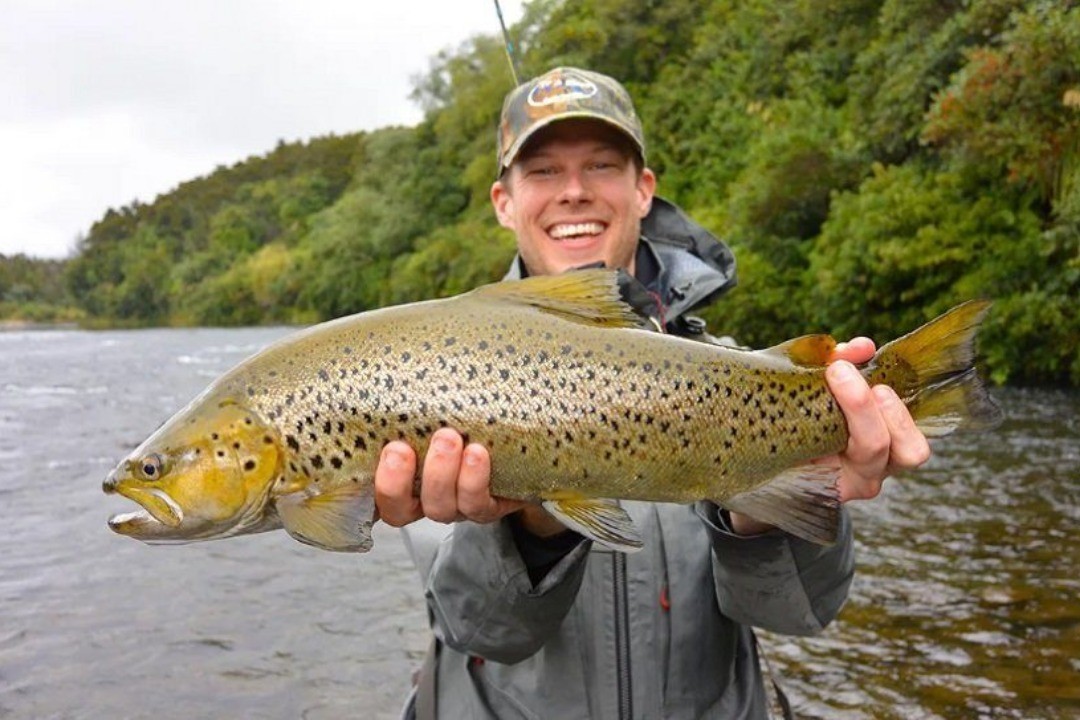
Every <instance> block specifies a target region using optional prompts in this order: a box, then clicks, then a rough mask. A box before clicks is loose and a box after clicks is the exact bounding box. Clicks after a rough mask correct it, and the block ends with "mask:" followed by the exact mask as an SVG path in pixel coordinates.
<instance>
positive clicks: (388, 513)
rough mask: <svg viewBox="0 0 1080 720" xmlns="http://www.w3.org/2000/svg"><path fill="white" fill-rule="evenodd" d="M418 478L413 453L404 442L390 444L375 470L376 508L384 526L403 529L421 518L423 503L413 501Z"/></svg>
mask: <svg viewBox="0 0 1080 720" xmlns="http://www.w3.org/2000/svg"><path fill="white" fill-rule="evenodd" d="M415 477H416V453H415V452H413V449H412V448H411V447H409V446H408V445H407V444H405V443H403V442H392V443H389V444H387V446H386V447H384V448H383V451H382V455H381V456H380V458H379V465H378V467H376V468H375V507H377V508H378V510H379V517H380V519H382V520H383V522H385V523H387V524H388V525H393V526H394V527H401V526H402V525H407V524H409V523H411V522H412V521H413V520H417V519H419V518H420V517H421V515H422V512H421V508H420V501H419V500H418V499H417V498H415V497H413V478H415Z"/></svg>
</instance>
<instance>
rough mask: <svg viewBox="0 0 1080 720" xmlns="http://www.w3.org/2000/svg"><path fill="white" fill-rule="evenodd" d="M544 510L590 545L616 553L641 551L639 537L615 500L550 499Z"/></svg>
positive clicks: (639, 534) (576, 497)
mask: <svg viewBox="0 0 1080 720" xmlns="http://www.w3.org/2000/svg"><path fill="white" fill-rule="evenodd" d="M544 509H545V510H547V511H548V512H549V513H551V514H552V515H554V516H555V517H556V518H557V519H558V520H559V522H561V523H562V524H563V525H565V526H566V527H568V528H570V529H571V530H575V531H576V532H579V533H581V534H582V535H584V536H585V537H587V538H589V539H590V540H592V541H593V542H596V543H600V544H601V545H603V546H604V547H606V548H609V549H611V550H616V551H618V552H625V553H630V552H637V551H638V550H640V549H641V546H642V544H643V543H642V540H641V533H639V532H638V529H637V527H635V526H634V521H633V520H631V519H630V516H629V515H627V514H626V511H625V510H623V509H622V506H621V505H619V503H618V501H617V500H608V499H605V498H587V497H584V496H575V497H560V498H551V499H548V500H545V501H544Z"/></svg>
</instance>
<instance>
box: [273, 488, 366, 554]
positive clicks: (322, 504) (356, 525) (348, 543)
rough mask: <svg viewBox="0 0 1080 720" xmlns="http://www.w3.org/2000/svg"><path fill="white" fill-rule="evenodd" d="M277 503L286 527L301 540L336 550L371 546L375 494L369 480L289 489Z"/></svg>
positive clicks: (355, 550) (351, 550)
mask: <svg viewBox="0 0 1080 720" xmlns="http://www.w3.org/2000/svg"><path fill="white" fill-rule="evenodd" d="M276 505H277V512H278V515H279V516H280V517H281V524H282V525H283V526H284V527H285V530H286V531H287V532H288V533H289V534H290V535H292V536H293V537H294V538H296V539H297V540H299V541H300V542H302V543H305V544H307V545H313V546H315V547H317V548H322V549H323V550H334V551H336V552H367V551H368V550H370V549H371V545H372V539H371V526H372V525H373V524H374V522H375V495H374V492H373V490H372V488H371V485H370V484H361V483H356V484H350V485H348V486H341V487H337V488H333V489H331V490H329V491H327V492H320V493H317V494H309V493H308V492H306V491H303V492H294V493H289V494H288V495H282V496H281V497H279V498H277V502H276Z"/></svg>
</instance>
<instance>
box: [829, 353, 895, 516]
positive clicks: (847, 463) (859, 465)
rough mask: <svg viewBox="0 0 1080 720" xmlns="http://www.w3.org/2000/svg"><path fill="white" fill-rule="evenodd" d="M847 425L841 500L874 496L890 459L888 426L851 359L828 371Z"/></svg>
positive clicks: (879, 489) (877, 491) (842, 458)
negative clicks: (850, 361)
mask: <svg viewBox="0 0 1080 720" xmlns="http://www.w3.org/2000/svg"><path fill="white" fill-rule="evenodd" d="M825 377H826V380H827V381H828V383H829V390H830V391H831V392H832V394H833V395H834V396H835V397H836V401H837V403H839V405H840V409H841V410H842V411H843V413H844V417H845V418H846V420H847V426H848V435H849V437H848V444H847V448H846V449H845V450H844V452H843V453H842V455H841V460H842V461H843V464H844V475H843V477H842V478H841V481H840V498H841V500H844V501H846V500H852V499H856V498H872V497H875V496H876V495H877V494H878V493H879V492H881V482H882V480H883V479H884V477H885V468H886V466H887V465H888V462H889V448H890V444H891V443H890V439H889V427H888V425H887V424H886V422H885V418H884V417H883V416H882V414H881V410H880V409H879V408H878V404H877V400H876V399H875V397H874V394H873V393H872V392H871V391H870V386H869V385H867V383H866V380H865V379H864V378H863V377H862V375H861V374H860V373H859V371H858V370H856V369H855V366H853V365H852V364H851V363H849V362H847V361H844V360H841V361H837V362H834V363H833V364H831V365H829V367H828V368H827V369H826V371H825Z"/></svg>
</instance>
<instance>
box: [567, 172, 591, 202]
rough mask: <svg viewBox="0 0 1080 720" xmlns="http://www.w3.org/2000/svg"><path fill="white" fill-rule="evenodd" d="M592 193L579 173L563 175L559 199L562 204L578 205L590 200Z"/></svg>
mask: <svg viewBox="0 0 1080 720" xmlns="http://www.w3.org/2000/svg"><path fill="white" fill-rule="evenodd" d="M591 198H592V191H591V190H590V188H589V184H588V182H587V181H586V179H585V177H584V175H583V174H582V173H580V172H568V173H566V174H565V179H564V181H563V186H562V192H561V193H560V194H559V199H560V200H562V201H563V202H572V203H579V202H584V201H587V200H590V199H591Z"/></svg>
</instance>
